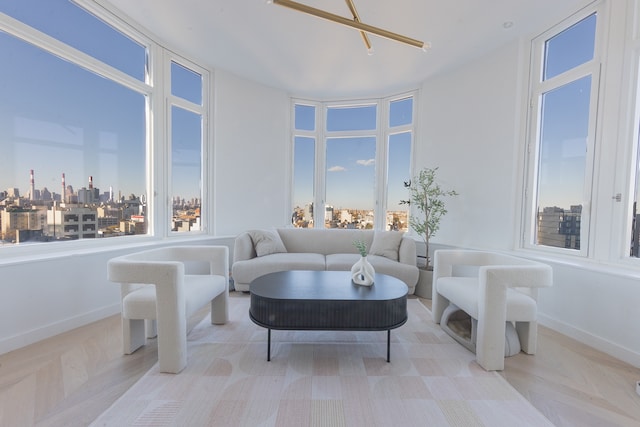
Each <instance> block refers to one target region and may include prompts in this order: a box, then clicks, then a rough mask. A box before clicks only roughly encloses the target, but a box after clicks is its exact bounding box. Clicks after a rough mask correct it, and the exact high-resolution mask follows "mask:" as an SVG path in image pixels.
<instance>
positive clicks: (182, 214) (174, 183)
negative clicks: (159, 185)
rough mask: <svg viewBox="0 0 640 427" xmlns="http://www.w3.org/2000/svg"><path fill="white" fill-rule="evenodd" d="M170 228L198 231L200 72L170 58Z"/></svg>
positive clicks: (199, 225)
mask: <svg viewBox="0 0 640 427" xmlns="http://www.w3.org/2000/svg"><path fill="white" fill-rule="evenodd" d="M171 94H172V97H171V103H172V106H171V194H172V197H171V200H172V206H171V209H172V212H173V216H172V219H171V230H172V231H177V232H184V231H201V230H202V223H201V219H202V217H201V208H202V204H201V200H202V149H203V134H202V129H203V120H204V118H203V113H204V108H203V107H202V105H201V104H202V75H201V74H200V73H198V72H196V71H193V70H191V69H189V68H187V67H186V66H184V65H182V64H178V63H177V62H175V61H172V62H171Z"/></svg>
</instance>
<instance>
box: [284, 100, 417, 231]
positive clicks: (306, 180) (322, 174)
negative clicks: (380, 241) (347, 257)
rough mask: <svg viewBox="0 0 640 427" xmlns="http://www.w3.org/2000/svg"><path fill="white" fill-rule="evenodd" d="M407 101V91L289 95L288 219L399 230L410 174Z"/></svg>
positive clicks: (299, 224)
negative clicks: (348, 96) (331, 98)
mask: <svg viewBox="0 0 640 427" xmlns="http://www.w3.org/2000/svg"><path fill="white" fill-rule="evenodd" d="M413 105H414V95H413V94H412V95H404V96H401V97H395V98H389V99H384V100H372V101H362V102H354V103H342V104H333V103H312V102H302V101H294V104H293V115H294V120H293V123H294V129H293V163H294V164H293V191H292V196H293V198H292V199H293V214H292V223H293V225H294V226H296V227H314V226H315V227H325V228H359V229H373V228H375V229H389V230H391V229H393V230H402V231H407V211H406V209H403V208H402V207H401V206H400V200H401V199H402V198H403V197H405V196H406V194H405V193H406V189H405V188H404V182H405V181H408V180H409V177H410V159H411V150H412V141H413ZM317 123H321V125H317ZM314 206H320V207H321V208H320V209H315V210H314Z"/></svg>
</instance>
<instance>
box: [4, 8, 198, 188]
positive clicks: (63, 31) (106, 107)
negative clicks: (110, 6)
mask: <svg viewBox="0 0 640 427" xmlns="http://www.w3.org/2000/svg"><path fill="white" fill-rule="evenodd" d="M0 12H3V13H6V14H7V15H9V16H12V17H14V18H16V19H19V20H21V21H23V22H25V23H27V24H29V25H31V26H33V27H34V28H36V29H38V30H40V31H42V32H44V33H46V34H48V35H51V36H54V37H55V38H57V39H59V40H61V41H63V42H65V43H67V44H69V45H71V46H72V47H74V48H77V49H79V50H81V51H83V52H84V53H87V54H90V55H92V56H94V57H96V58H98V59H100V60H102V61H104V62H106V63H107V64H109V65H111V66H113V67H115V68H117V69H119V70H120V71H123V72H125V73H127V74H128V75H130V76H132V77H134V78H136V79H138V80H141V81H144V78H145V64H146V51H145V49H144V48H143V47H142V46H140V45H139V44H137V43H135V42H133V41H132V40H131V39H129V38H127V37H124V36H123V35H122V34H120V33H118V32H117V31H115V30H113V29H112V28H111V27H109V26H108V25H106V24H104V23H103V22H102V21H99V20H97V19H96V18H95V17H93V16H91V15H89V14H88V13H86V12H84V11H83V10H81V9H80V8H78V7H77V6H75V5H73V4H72V3H70V2H69V1H68V0H2V1H1V2H0ZM0 52H1V53H2V56H3V57H4V58H11V59H12V60H11V61H3V65H2V67H0V94H1V95H0V144H1V146H2V153H3V155H2V156H0V189H2V190H4V189H6V188H14V187H17V188H19V189H20V192H21V195H27V193H28V191H29V171H30V170H31V169H33V170H34V173H35V188H36V189H38V190H41V189H43V188H44V187H47V189H48V190H49V191H51V192H56V193H58V194H59V193H60V192H61V177H62V174H63V173H64V174H65V180H66V185H71V186H73V188H74V190H76V191H77V190H78V189H80V188H82V187H88V185H89V177H90V176H91V177H93V185H94V187H97V188H99V189H100V192H101V193H103V192H107V191H109V188H110V187H112V188H113V191H114V194H115V195H116V196H117V195H118V193H121V194H122V196H125V197H128V196H129V195H130V194H134V195H138V196H139V195H142V194H145V192H146V184H145V182H146V171H145V167H146V160H145V157H146V142H145V139H146V136H145V135H146V134H145V132H146V131H145V116H146V113H145V104H146V98H145V96H144V95H142V94H140V93H137V92H135V91H133V90H130V89H128V88H125V87H124V86H121V85H119V84H117V83H114V82H112V81H111V80H108V79H105V78H102V77H100V76H97V75H95V74H93V73H91V72H89V71H86V70H84V69H82V68H80V67H78V66H76V65H73V64H71V63H69V62H67V61H64V60H62V59H60V58H58V57H56V56H53V55H51V54H49V53H46V52H45V51H43V50H41V49H39V48H37V47H35V46H32V45H30V44H28V43H25V42H24V41H21V40H19V39H17V38H15V37H13V36H10V35H9V34H7V33H5V32H2V31H0ZM201 88H202V82H201V79H200V75H199V74H195V73H193V72H191V71H189V70H186V69H184V68H182V67H179V66H175V64H173V66H172V92H173V93H174V94H175V95H177V96H181V97H184V98H186V99H188V100H190V101H193V102H197V103H200V102H201V101H202V95H201V93H202V91H201ZM173 112H174V117H173V120H172V126H173V133H172V135H173V137H174V143H173V147H172V157H173V165H174V170H175V172H174V174H173V179H172V184H173V195H174V196H175V195H179V196H180V197H183V198H185V199H191V198H193V197H197V198H200V185H199V182H200V159H199V157H200V152H201V150H200V144H201V142H200V141H201V121H200V119H199V116H197V117H194V114H193V113H189V112H186V111H185V110H176V108H174V109H173Z"/></svg>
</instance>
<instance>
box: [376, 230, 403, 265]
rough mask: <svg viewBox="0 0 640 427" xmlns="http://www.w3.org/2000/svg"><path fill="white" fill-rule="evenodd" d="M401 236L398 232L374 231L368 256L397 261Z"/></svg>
mask: <svg viewBox="0 0 640 427" xmlns="http://www.w3.org/2000/svg"><path fill="white" fill-rule="evenodd" d="M402 235H403V233H401V232H399V231H376V232H375V234H374V235H373V242H372V243H371V248H370V249H369V254H371V255H379V256H383V257H385V258H389V259H391V260H393V261H398V248H399V247H400V241H401V240H402Z"/></svg>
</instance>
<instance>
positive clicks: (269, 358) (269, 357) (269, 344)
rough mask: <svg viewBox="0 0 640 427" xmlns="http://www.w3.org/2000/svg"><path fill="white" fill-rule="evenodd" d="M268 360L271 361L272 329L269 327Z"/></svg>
mask: <svg viewBox="0 0 640 427" xmlns="http://www.w3.org/2000/svg"><path fill="white" fill-rule="evenodd" d="M267 331H268V332H267V362H270V361H271V329H267Z"/></svg>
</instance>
